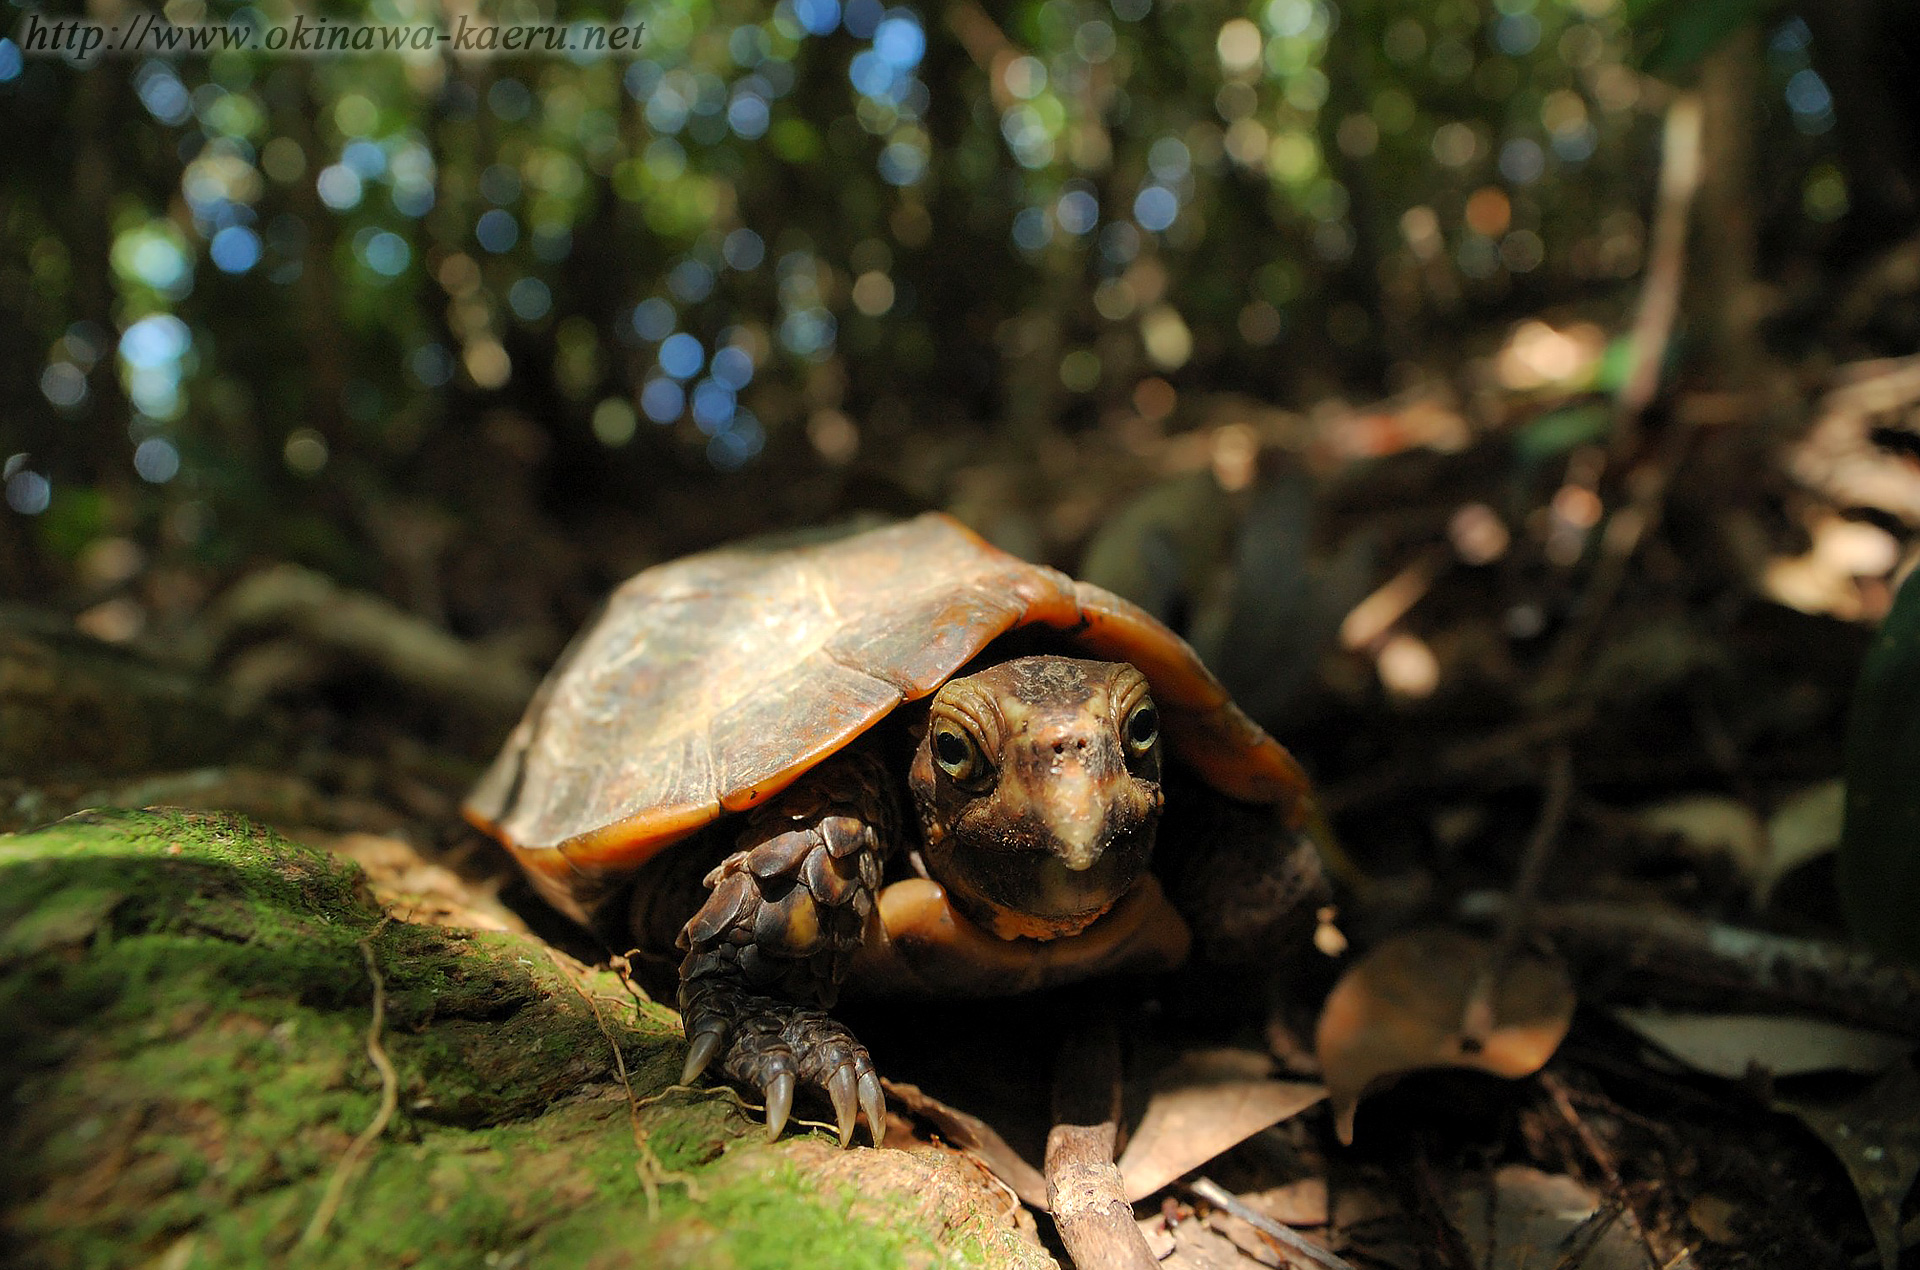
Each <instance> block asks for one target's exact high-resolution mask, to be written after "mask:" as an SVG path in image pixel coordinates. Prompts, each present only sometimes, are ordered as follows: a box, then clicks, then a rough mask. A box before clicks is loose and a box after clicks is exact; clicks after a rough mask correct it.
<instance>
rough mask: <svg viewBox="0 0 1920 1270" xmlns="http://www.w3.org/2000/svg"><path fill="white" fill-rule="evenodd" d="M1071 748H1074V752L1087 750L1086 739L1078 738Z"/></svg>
mask: <svg viewBox="0 0 1920 1270" xmlns="http://www.w3.org/2000/svg"><path fill="white" fill-rule="evenodd" d="M1073 748H1074V749H1076V750H1084V749H1086V748H1087V738H1086V737H1084V736H1083V737H1081V738H1080V739H1079V740H1078V741H1075V742H1074V743H1073Z"/></svg>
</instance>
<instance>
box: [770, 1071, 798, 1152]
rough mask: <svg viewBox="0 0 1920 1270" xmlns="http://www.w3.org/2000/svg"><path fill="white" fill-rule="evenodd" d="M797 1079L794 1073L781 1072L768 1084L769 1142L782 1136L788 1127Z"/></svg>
mask: <svg viewBox="0 0 1920 1270" xmlns="http://www.w3.org/2000/svg"><path fill="white" fill-rule="evenodd" d="M794 1082H795V1077H794V1074H793V1073H792V1072H781V1073H780V1074H779V1075H777V1076H775V1077H774V1078H773V1079H772V1080H770V1081H768V1082H767V1089H766V1094H767V1141H769V1142H771V1141H773V1140H774V1139H775V1138H777V1137H779V1136H780V1131H781V1130H782V1129H784V1128H786V1127H787V1116H788V1114H789V1113H790V1112H792V1111H793V1086H794Z"/></svg>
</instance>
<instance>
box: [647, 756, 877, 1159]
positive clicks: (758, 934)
mask: <svg viewBox="0 0 1920 1270" xmlns="http://www.w3.org/2000/svg"><path fill="white" fill-rule="evenodd" d="M743 819H744V821H745V824H744V827H743V828H742V829H741V831H740V835H739V837H738V838H737V839H736V840H735V841H736V845H737V849H736V850H735V851H734V852H733V854H731V855H729V856H728V857H727V858H726V859H725V860H723V861H721V862H720V865H719V867H717V868H715V869H714V870H713V871H712V872H711V873H709V874H708V875H707V877H706V885H707V887H708V888H709V891H710V893H709V894H708V896H707V899H706V902H705V903H704V904H702V905H701V906H700V910H699V911H698V912H697V913H695V914H694V915H693V917H692V918H691V919H690V920H689V921H688V922H687V924H686V927H685V928H684V929H683V930H682V931H681V932H680V938H679V941H678V943H679V946H680V947H681V948H682V949H684V950H685V951H686V958H685V959H684V960H683V961H682V962H681V963H680V1012H681V1015H682V1017H683V1018H684V1019H685V1022H686V1030H687V1040H688V1041H689V1042H690V1044H691V1049H690V1051H689V1053H688V1055H687V1065H686V1070H685V1072H684V1074H683V1075H682V1076H681V1082H682V1083H683V1084H684V1083H688V1082H691V1081H692V1080H694V1079H695V1078H696V1077H698V1076H699V1074H700V1073H701V1072H702V1071H703V1070H704V1069H705V1068H706V1067H707V1065H708V1064H710V1063H711V1062H712V1061H713V1060H714V1059H715V1058H716V1057H718V1058H720V1060H721V1062H720V1066H721V1069H722V1070H723V1071H725V1072H726V1073H727V1075H728V1076H730V1077H732V1078H733V1079H734V1080H736V1081H739V1082H740V1083H742V1084H745V1085H749V1086H752V1087H753V1088H756V1089H759V1090H760V1091H762V1093H763V1094H764V1096H765V1098H766V1103H767V1136H768V1137H769V1138H773V1137H778V1136H779V1134H780V1130H781V1129H782V1128H783V1127H785V1125H786V1121H787V1115H788V1113H789V1112H790V1111H791V1109H792V1107H793V1094H794V1090H795V1087H796V1086H797V1085H798V1084H800V1083H802V1082H804V1083H805V1084H808V1085H811V1086H814V1087H817V1088H818V1089H820V1090H821V1091H822V1092H824V1093H825V1094H826V1096H827V1098H828V1100H829V1101H830V1102H831V1103H832V1104H833V1110H834V1117H835V1119H836V1120H837V1121H838V1123H839V1128H840V1145H841V1146H846V1145H847V1144H848V1143H850V1142H851V1141H852V1140H853V1128H854V1122H855V1119H856V1117H857V1115H858V1113H859V1112H860V1111H863V1110H864V1111H865V1113H866V1117H867V1126H868V1129H869V1130H870V1131H871V1132H872V1134H873V1139H874V1142H875V1143H876V1144H877V1143H878V1142H879V1141H880V1139H881V1137H882V1136H883V1135H884V1134H885V1133H886V1100H885V1097H884V1095H883V1094H882V1093H881V1090H880V1078H879V1076H877V1075H876V1074H875V1073H874V1070H873V1060H872V1059H871V1058H870V1057H869V1056H868V1054H867V1049H866V1046H864V1045H862V1044H860V1042H859V1041H858V1040H856V1039H855V1038H854V1036H853V1034H852V1033H851V1032H849V1031H848V1030H847V1029H846V1028H845V1027H843V1026H842V1025H841V1024H840V1023H838V1022H837V1021H835V1020H834V1019H833V1018H832V1017H830V1016H829V1015H828V1014H827V1009H828V1008H829V1007H831V1006H832V1005H833V1003H834V999H835V997H836V996H837V994H838V992H839V985H840V982H841V980H843V979H844V978H845V977H846V974H847V969H848V967H849V966H850V965H851V963H852V961H853V955H854V953H855V952H856V951H857V950H858V949H859V948H860V946H861V943H862V942H863V941H864V939H865V937H866V931H867V923H868V921H869V920H870V919H871V918H872V916H873V910H874V894H875V892H876V891H877V890H878V888H879V885H880V876H881V865H882V863H883V862H884V860H885V856H886V853H887V851H889V850H890V849H891V848H892V846H893V844H894V843H895V842H896V841H898V834H899V823H900V820H899V813H898V810H897V808H896V806H895V798H894V794H893V786H892V783H891V781H890V779H889V777H888V776H887V773H886V772H885V770H884V769H883V768H882V766H881V764H880V763H879V762H878V761H877V760H876V759H874V758H873V757H872V756H871V755H868V754H865V753H859V752H855V753H852V754H846V755H840V756H836V757H834V758H832V759H829V760H828V761H827V762H825V763H823V764H821V765H820V766H819V767H817V768H815V769H814V770H813V771H811V772H809V773H807V775H805V776H803V777H801V778H800V779H799V780H798V781H796V782H795V783H794V784H793V785H792V786H791V787H789V788H788V789H787V790H786V791H785V792H784V793H782V794H781V795H779V796H778V797H777V798H775V799H773V800H772V801H771V802H769V803H767V804H766V805H765V806H762V807H758V808H756V809H754V810H753V811H751V812H748V813H746V815H745V816H744V817H743Z"/></svg>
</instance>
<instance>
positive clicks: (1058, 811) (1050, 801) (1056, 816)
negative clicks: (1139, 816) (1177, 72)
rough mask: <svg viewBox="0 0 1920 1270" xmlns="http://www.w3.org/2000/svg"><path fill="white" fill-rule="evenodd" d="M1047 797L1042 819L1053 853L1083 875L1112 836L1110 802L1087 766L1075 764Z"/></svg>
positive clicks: (1055, 782)
mask: <svg viewBox="0 0 1920 1270" xmlns="http://www.w3.org/2000/svg"><path fill="white" fill-rule="evenodd" d="M1047 794H1048V796H1047V798H1046V800H1045V801H1044V802H1043V803H1042V804H1041V806H1042V807H1043V808H1044V811H1043V813H1042V817H1043V819H1044V820H1045V821H1046V824H1047V829H1048V830H1049V831H1050V832H1051V834H1052V836H1053V841H1052V843H1051V848H1052V851H1053V854H1054V855H1056V856H1058V857H1059V858H1060V862H1061V863H1062V864H1065V865H1066V866H1067V867H1068V868H1069V869H1072V870H1073V871H1074V872H1075V873H1083V872H1085V871H1086V870H1087V869H1090V868H1092V867H1093V864H1094V862H1095V861H1096V860H1098V859H1099V858H1100V855H1101V853H1102V852H1103V851H1105V850H1106V847H1107V843H1108V842H1109V841H1110V840H1111V839H1112V837H1113V834H1112V832H1111V831H1110V830H1109V828H1108V826H1107V799H1106V798H1104V797H1102V796H1101V790H1100V785H1099V782H1097V781H1095V780H1094V778H1093V774H1092V773H1091V772H1089V771H1087V768H1086V765H1085V764H1084V763H1072V764H1070V765H1069V766H1068V770H1066V771H1063V772H1060V773H1058V774H1057V775H1056V776H1055V777H1054V778H1053V781H1052V782H1051V783H1050V786H1049V788H1048V791H1047Z"/></svg>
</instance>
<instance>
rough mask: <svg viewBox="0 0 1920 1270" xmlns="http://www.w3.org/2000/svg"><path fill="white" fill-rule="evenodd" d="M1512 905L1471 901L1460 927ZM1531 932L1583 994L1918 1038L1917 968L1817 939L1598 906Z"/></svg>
mask: <svg viewBox="0 0 1920 1270" xmlns="http://www.w3.org/2000/svg"><path fill="white" fill-rule="evenodd" d="M1507 903H1508V901H1507V899H1506V897H1504V896H1500V895H1493V894H1488V893H1486V892H1480V893H1477V894H1474V895H1469V896H1467V897H1466V899H1465V900H1463V901H1462V902H1461V904H1460V907H1459V914H1460V916H1461V918H1462V919H1463V920H1467V921H1475V920H1481V921H1484V920H1487V919H1491V918H1496V917H1498V916H1499V914H1500V913H1501V912H1502V911H1503V910H1504V909H1505V907H1506V905H1507ZM1533 928H1534V930H1536V931H1537V932H1539V933H1540V934H1543V935H1545V936H1546V937H1548V938H1549V939H1551V940H1552V941H1553V944H1554V946H1555V948H1557V949H1558V950H1559V952H1560V954H1561V956H1563V957H1565V958H1566V959H1567V961H1568V962H1569V963H1570V964H1571V965H1572V966H1573V968H1574V973H1575V975H1576V977H1577V978H1578V979H1579V980H1580V982H1581V988H1582V992H1583V994H1591V995H1593V996H1596V997H1599V998H1602V999H1605V998H1607V997H1610V996H1617V997H1620V998H1621V999H1635V1000H1642V1001H1646V1000H1651V1001H1658V1002H1660V1003H1662V1004H1666V1005H1676V1006H1691V1007H1696V1008H1703V1009H1712V1010H1720V1011H1733V1010H1740V1009H1748V1010H1751V1009H1774V1010H1792V1011H1797V1012H1804V1013H1807V1014H1811V1015H1814V1016H1816V1017H1819V1018H1827V1019H1832V1020H1835V1021H1836V1022H1841V1023H1849V1024H1852V1025H1854V1026H1857V1027H1863V1028H1869V1029H1873V1030H1876V1031H1881V1032H1893V1033H1895V1034H1897V1035H1900V1036H1913V1037H1920V970H1917V969H1914V968H1911V967H1908V966H1900V965H1894V964H1891V963H1888V962H1884V961H1881V960H1879V959H1877V958H1875V957H1874V956H1873V955H1872V954H1870V953H1866V952H1863V951H1861V950H1859V949H1855V948H1849V947H1846V946H1844V945H1840V944H1833V943H1828V942H1826V941H1824V940H1818V939H1803V938H1798V937H1795V936H1789V935H1775V934H1771V933H1769V932H1766V931H1759V930H1749V929H1746V928H1744V927H1739V926H1728V925H1725V924H1722V923H1718V922H1709V921H1706V920H1703V919H1701V918H1698V917H1693V916H1690V915H1687V914H1684V913H1677V912H1672V911H1660V910H1650V909H1646V908H1642V907H1635V906H1629V905H1624V904H1609V903H1601V902H1597V901H1589V902H1582V903H1570V904H1549V905H1544V906H1542V907H1540V908H1539V909H1537V910H1535V913H1534V919H1533Z"/></svg>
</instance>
